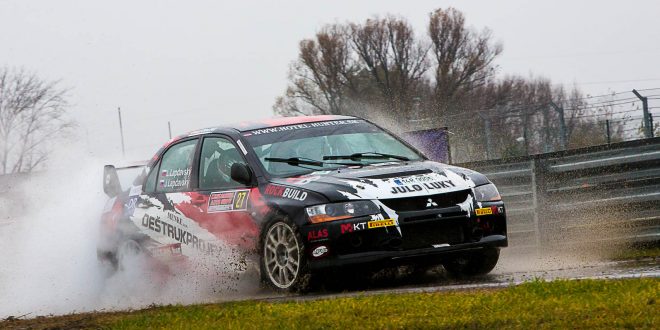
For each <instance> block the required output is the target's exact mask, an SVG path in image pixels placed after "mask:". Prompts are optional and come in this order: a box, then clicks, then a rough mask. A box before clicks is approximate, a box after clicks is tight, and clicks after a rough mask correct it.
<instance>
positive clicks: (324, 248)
mask: <svg viewBox="0 0 660 330" xmlns="http://www.w3.org/2000/svg"><path fill="white" fill-rule="evenodd" d="M326 253H328V247H327V246H325V245H321V246H319V247H317V248H315V249H314V251H312V257H314V258H319V257H322V256H323V255H325V254H326Z"/></svg>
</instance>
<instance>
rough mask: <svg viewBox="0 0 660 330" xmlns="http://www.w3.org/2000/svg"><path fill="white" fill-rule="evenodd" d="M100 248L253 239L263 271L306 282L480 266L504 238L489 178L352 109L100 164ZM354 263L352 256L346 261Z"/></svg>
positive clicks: (170, 252) (216, 248) (196, 248)
mask: <svg viewBox="0 0 660 330" xmlns="http://www.w3.org/2000/svg"><path fill="white" fill-rule="evenodd" d="M104 176H105V177H104V191H105V192H106V194H108V196H110V197H111V199H110V200H109V201H108V203H107V205H106V210H105V213H104V214H103V216H102V240H101V243H100V244H99V246H98V255H99V257H100V258H101V259H104V260H110V261H112V262H114V263H116V262H117V258H118V256H117V255H118V253H119V252H120V250H121V248H122V247H126V246H129V247H132V248H133V249H138V250H141V251H145V252H146V253H148V254H149V255H152V256H154V257H163V256H168V257H170V259H171V258H174V259H177V260H181V259H185V258H187V257H191V256H195V255H206V256H211V257H213V256H215V255H217V256H218V257H220V256H221V255H223V254H222V253H223V251H225V252H226V251H228V250H232V251H233V250H239V251H245V252H246V253H250V252H255V251H256V252H257V254H258V263H259V269H260V272H261V277H262V279H263V280H264V281H265V282H266V283H268V284H270V285H271V286H272V287H273V288H275V289H277V290H284V291H294V290H301V289H304V288H305V287H306V286H307V285H308V284H309V283H311V281H310V278H312V277H314V276H315V275H316V274H319V273H320V272H321V271H324V272H325V270H329V269H332V270H335V271H337V270H338V271H341V270H342V269H348V268H349V267H350V266H371V267H372V268H373V267H375V268H378V267H389V266H398V265H420V266H423V265H440V264H441V265H443V266H444V268H446V270H447V271H448V272H450V273H452V274H456V275H478V274H485V273H488V272H490V271H491V270H492V269H493V267H494V266H495V264H496V263H497V261H498V258H499V249H500V248H501V247H506V246H507V228H506V214H505V208H504V204H503V202H502V200H501V197H500V194H499V192H498V190H497V188H496V187H495V186H494V185H493V184H492V183H491V182H490V181H489V180H488V179H487V178H486V177H485V176H484V175H482V174H479V173H477V172H475V171H471V170H468V169H465V168H460V167H455V166H449V165H445V164H441V163H437V162H432V161H429V160H428V159H427V158H426V157H425V156H424V155H423V154H421V153H420V152H419V151H418V150H416V149H415V148H414V147H412V146H411V145H409V144H408V143H406V142H405V141H403V140H401V139H400V138H398V137H397V136H396V135H394V134H391V133H390V132H388V131H386V130H384V129H382V128H380V127H378V126H377V125H375V124H373V123H371V122H369V121H367V120H364V119H360V118H356V117H348V116H307V117H290V118H276V119H269V120H266V121H260V122H244V123H240V124H237V125H233V126H228V127H216V128H209V129H203V130H198V131H194V132H191V133H189V134H185V135H181V136H178V137H176V138H174V139H172V140H171V141H169V142H168V143H167V144H166V145H165V146H164V147H163V148H161V150H160V151H158V152H157V153H156V155H155V156H154V157H153V158H152V159H151V160H150V161H149V162H148V163H147V164H146V166H145V167H144V169H143V173H142V175H140V176H138V178H137V179H135V181H134V182H133V183H132V185H131V186H130V187H125V189H124V188H122V185H121V183H120V180H119V176H118V174H117V170H116V169H115V167H114V166H112V165H107V166H106V168H105V173H104ZM350 269H353V267H350Z"/></svg>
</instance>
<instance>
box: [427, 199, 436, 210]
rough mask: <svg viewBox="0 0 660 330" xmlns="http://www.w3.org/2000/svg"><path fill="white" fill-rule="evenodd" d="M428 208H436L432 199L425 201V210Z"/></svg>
mask: <svg viewBox="0 0 660 330" xmlns="http://www.w3.org/2000/svg"><path fill="white" fill-rule="evenodd" d="M429 207H438V203H436V202H434V201H433V200H432V199H430V198H429V199H428V200H427V201H426V208H429Z"/></svg>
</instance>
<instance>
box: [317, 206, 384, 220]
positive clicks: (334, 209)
mask: <svg viewBox="0 0 660 330" xmlns="http://www.w3.org/2000/svg"><path fill="white" fill-rule="evenodd" d="M306 211H307V216H309V221H311V222H312V223H320V222H326V221H334V220H342V219H348V218H356V217H363V216H366V215H372V214H378V213H380V208H379V207H378V206H377V205H376V204H374V202H372V201H352V202H344V203H333V204H323V205H315V206H310V207H308V208H306Z"/></svg>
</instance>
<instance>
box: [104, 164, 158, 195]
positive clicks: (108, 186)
mask: <svg viewBox="0 0 660 330" xmlns="http://www.w3.org/2000/svg"><path fill="white" fill-rule="evenodd" d="M147 163H148V162H147V161H144V162H133V163H130V164H127V165H125V166H121V167H115V166H114V165H105V166H103V192H104V193H105V194H106V195H108V197H110V198H112V197H115V196H117V195H119V194H120V193H121V192H122V191H123V190H124V188H122V185H121V181H120V180H119V175H118V174H117V173H118V171H124V170H129V169H137V168H142V167H144V166H146V165H147Z"/></svg>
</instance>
